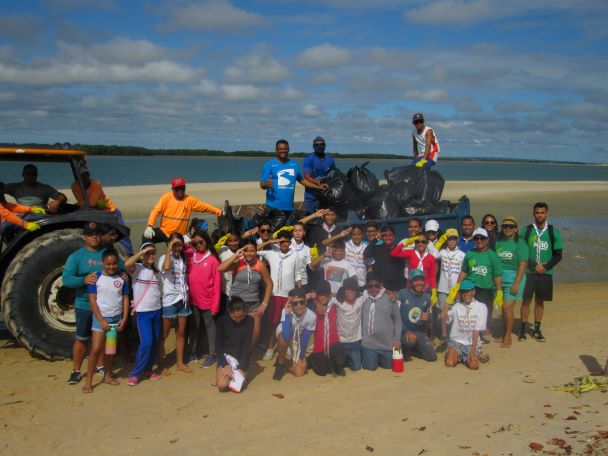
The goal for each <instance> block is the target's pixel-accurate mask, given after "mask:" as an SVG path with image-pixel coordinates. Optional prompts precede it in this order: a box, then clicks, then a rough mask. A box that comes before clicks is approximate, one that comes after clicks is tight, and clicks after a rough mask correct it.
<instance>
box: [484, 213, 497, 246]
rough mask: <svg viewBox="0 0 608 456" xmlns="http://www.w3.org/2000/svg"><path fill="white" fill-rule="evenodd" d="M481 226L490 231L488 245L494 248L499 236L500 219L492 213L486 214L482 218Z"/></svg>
mask: <svg viewBox="0 0 608 456" xmlns="http://www.w3.org/2000/svg"><path fill="white" fill-rule="evenodd" d="M481 227H482V228H483V229H485V230H486V231H487V232H488V246H489V247H490V248H491V249H492V250H494V247H496V239H497V238H498V221H497V220H496V217H494V216H493V215H492V214H486V215H484V216H483V218H482V219H481Z"/></svg>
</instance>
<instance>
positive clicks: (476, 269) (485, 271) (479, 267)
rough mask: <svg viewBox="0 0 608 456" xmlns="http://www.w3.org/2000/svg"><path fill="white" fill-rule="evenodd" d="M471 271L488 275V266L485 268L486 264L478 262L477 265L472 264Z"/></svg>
mask: <svg viewBox="0 0 608 456" xmlns="http://www.w3.org/2000/svg"><path fill="white" fill-rule="evenodd" d="M471 272H474V273H476V274H479V275H482V276H485V275H488V268H487V266H483V265H481V264H478V265H477V266H474V267H473V268H472V269H471Z"/></svg>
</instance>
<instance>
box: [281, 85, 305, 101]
mask: <svg viewBox="0 0 608 456" xmlns="http://www.w3.org/2000/svg"><path fill="white" fill-rule="evenodd" d="M303 96H304V93H302V92H301V91H300V90H298V89H296V88H294V87H292V86H290V85H288V86H287V87H285V88H284V89H283V92H282V93H281V98H283V99H284V100H297V99H298V98H302V97H303Z"/></svg>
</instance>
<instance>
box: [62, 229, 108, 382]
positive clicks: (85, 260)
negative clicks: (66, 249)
mask: <svg viewBox="0 0 608 456" xmlns="http://www.w3.org/2000/svg"><path fill="white" fill-rule="evenodd" d="M82 240H83V241H84V246H83V247H81V248H80V249H78V250H76V251H75V252H74V253H72V254H71V255H70V256H69V257H68V259H67V260H66V262H65V266H64V268H63V274H62V276H61V280H62V285H63V286H64V287H66V288H73V289H74V291H75V294H76V297H75V300H74V312H75V315H76V338H75V339H74V344H73V346H72V361H73V368H72V372H71V373H70V377H69V379H68V383H69V384H70V385H75V384H76V383H78V382H79V381H80V380H81V378H82V376H81V374H80V368H81V367H82V362H83V360H84V357H85V354H86V351H87V346H88V342H89V339H90V338H91V328H92V325H93V311H92V310H91V305H90V304H89V294H88V293H87V286H88V285H95V283H96V282H97V275H96V273H97V272H99V271H101V270H102V268H103V262H102V256H103V252H104V251H105V250H106V249H105V248H104V247H103V245H102V242H101V232H100V229H99V227H98V225H97V224H96V223H95V222H89V223H87V224H85V226H84V229H83V231H82ZM103 363H104V359H103V354H102V355H101V356H100V359H99V360H98V367H97V372H98V373H100V372H103Z"/></svg>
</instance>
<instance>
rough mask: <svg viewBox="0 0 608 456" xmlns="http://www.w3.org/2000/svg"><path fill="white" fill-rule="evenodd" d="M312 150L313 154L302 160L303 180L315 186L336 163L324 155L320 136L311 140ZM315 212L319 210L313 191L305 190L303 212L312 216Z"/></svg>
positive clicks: (330, 157)
mask: <svg viewBox="0 0 608 456" xmlns="http://www.w3.org/2000/svg"><path fill="white" fill-rule="evenodd" d="M312 148H313V150H314V152H313V153H312V154H309V155H308V156H307V157H306V158H304V162H303V164H302V170H303V171H304V179H306V180H307V181H309V182H312V183H313V184H315V185H321V179H322V178H324V177H325V176H327V173H329V171H330V170H332V169H335V168H336V163H335V162H334V159H333V158H332V156H331V155H329V154H326V153H325V140H324V139H323V138H322V137H321V136H317V137H315V139H313V140H312ZM317 210H319V200H318V199H317V195H316V194H315V191H314V189H312V188H306V190H304V211H305V212H306V213H307V214H312V213H313V212H316V211H317Z"/></svg>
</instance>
